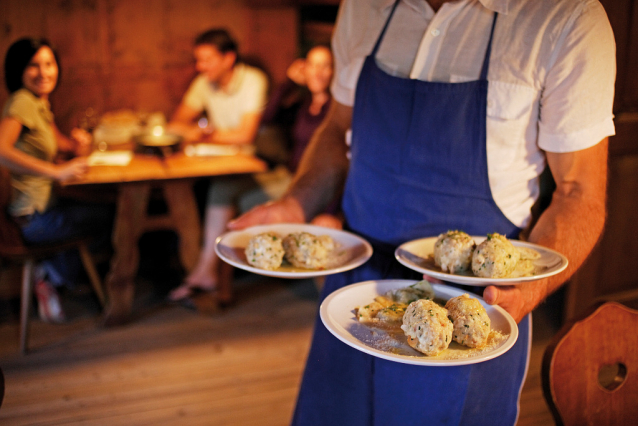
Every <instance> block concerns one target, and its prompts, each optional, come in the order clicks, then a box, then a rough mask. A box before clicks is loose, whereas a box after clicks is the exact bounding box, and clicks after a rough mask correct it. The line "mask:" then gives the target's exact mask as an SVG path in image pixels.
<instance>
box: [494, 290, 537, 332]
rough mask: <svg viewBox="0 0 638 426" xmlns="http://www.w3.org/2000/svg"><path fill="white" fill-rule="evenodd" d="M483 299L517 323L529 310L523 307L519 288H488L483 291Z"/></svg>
mask: <svg viewBox="0 0 638 426" xmlns="http://www.w3.org/2000/svg"><path fill="white" fill-rule="evenodd" d="M483 299H485V301H486V302H487V303H489V304H490V305H499V306H500V307H501V308H503V309H505V310H506V311H507V312H508V313H509V314H510V315H511V316H512V317H513V318H514V321H516V322H517V323H518V322H520V321H521V320H522V319H523V318H524V317H525V315H527V314H528V313H529V312H530V310H531V309H528V307H527V306H526V305H525V300H524V297H523V294H522V292H521V288H519V287H518V286H502V287H495V286H493V285H491V286H488V287H486V288H485V290H484V291H483Z"/></svg>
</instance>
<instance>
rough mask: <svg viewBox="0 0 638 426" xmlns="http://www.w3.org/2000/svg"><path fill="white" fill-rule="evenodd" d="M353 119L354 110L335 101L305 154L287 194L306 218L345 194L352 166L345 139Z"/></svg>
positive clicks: (319, 211)
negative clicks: (301, 209)
mask: <svg viewBox="0 0 638 426" xmlns="http://www.w3.org/2000/svg"><path fill="white" fill-rule="evenodd" d="M351 120H352V108H351V107H348V106H345V105H342V104H339V103H338V102H336V101H334V100H333V101H332V104H331V106H330V110H329V112H328V114H327V116H326V119H325V120H324V122H323V123H322V125H321V126H320V127H319V128H318V129H317V131H316V132H315V134H314V136H313V138H312V140H311V141H310V144H309V146H308V148H306V151H305V152H304V155H303V158H302V160H301V163H300V165H299V169H298V171H297V174H296V175H295V178H294V180H293V183H292V185H291V187H290V189H289V190H288V193H287V195H288V196H290V197H293V198H294V199H296V200H297V201H298V202H299V204H300V205H301V207H302V208H303V210H304V214H305V217H306V219H308V218H312V217H314V216H315V215H317V214H319V213H321V212H322V211H323V210H324V209H325V208H326V207H327V206H328V204H329V203H330V202H331V201H332V200H334V197H335V196H337V195H339V194H340V193H341V192H342V191H343V186H344V183H345V179H346V175H347V173H348V166H349V162H348V158H347V156H346V154H347V146H346V142H345V138H346V132H347V131H348V129H349V128H350V124H351Z"/></svg>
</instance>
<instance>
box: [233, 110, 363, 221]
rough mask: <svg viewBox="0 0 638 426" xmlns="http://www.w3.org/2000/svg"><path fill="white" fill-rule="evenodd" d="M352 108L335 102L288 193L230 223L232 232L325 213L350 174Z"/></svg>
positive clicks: (313, 139) (301, 219)
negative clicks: (348, 156)
mask: <svg viewBox="0 0 638 426" xmlns="http://www.w3.org/2000/svg"><path fill="white" fill-rule="evenodd" d="M351 122H352V108H351V107H349V106H346V105H343V104H340V103H338V102H336V101H335V100H332V103H331V105H330V109H329V110H328V113H327V115H326V118H325V119H324V121H323V123H322V124H321V126H319V128H318V129H317V131H316V132H315V134H314V136H313V137H312V139H311V141H310V144H309V145H308V148H306V150H305V152H304V155H303V158H302V159H301V163H300V165H299V169H298V171H297V174H296V175H295V178H294V179H293V182H292V184H291V187H290V188H289V189H288V192H287V193H286V195H285V196H284V197H282V198H281V199H280V200H278V201H275V202H271V203H267V204H264V205H261V206H257V207H255V208H254V209H252V210H250V211H249V212H247V213H246V214H244V215H242V216H240V217H239V218H238V219H236V220H234V221H232V222H230V223H229V225H228V227H229V228H230V229H243V228H246V227H248V226H253V225H258V224H266V223H278V222H297V223H300V222H305V221H307V220H308V219H309V218H313V217H315V216H316V215H317V214H318V213H320V212H322V211H323V210H324V209H325V207H326V206H327V205H328V204H329V203H330V202H331V201H332V200H333V199H334V197H335V196H336V195H337V194H339V193H340V192H341V191H342V190H343V185H344V183H345V179H346V175H347V173H348V166H349V162H348V158H347V157H346V153H347V151H348V148H347V146H346V132H347V131H348V129H349V128H350V124H351Z"/></svg>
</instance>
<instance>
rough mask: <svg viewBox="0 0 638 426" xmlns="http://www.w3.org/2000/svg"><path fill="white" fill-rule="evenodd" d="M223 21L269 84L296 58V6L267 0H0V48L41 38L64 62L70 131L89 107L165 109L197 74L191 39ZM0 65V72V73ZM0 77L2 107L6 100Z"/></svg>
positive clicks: (59, 112) (56, 99)
mask: <svg viewBox="0 0 638 426" xmlns="http://www.w3.org/2000/svg"><path fill="white" fill-rule="evenodd" d="M212 27H226V28H228V29H229V30H230V31H231V33H232V34H233V35H234V36H235V38H236V39H237V40H238V42H239V45H240V53H241V54H243V55H245V56H246V57H250V58H252V59H253V60H255V62H258V63H261V64H262V65H263V67H264V69H265V70H266V71H267V73H268V74H269V75H270V76H271V78H272V79H273V81H274V82H279V81H281V80H282V79H283V78H284V76H285V71H286V68H287V66H288V65H289V64H290V63H291V62H292V60H293V59H295V58H296V57H297V55H298V53H299V52H298V46H299V19H298V7H297V6H296V5H295V4H294V3H293V2H291V1H267V0H262V1H258V0H252V1H251V0H245V1H242V0H188V1H181V0H135V1H131V0H2V1H0V54H1V55H2V62H3V63H4V55H5V54H6V51H7V49H8V47H9V46H10V44H11V43H13V42H14V41H15V40H17V39H18V38H20V37H24V36H43V37H46V38H48V39H49V40H50V41H51V42H52V43H53V44H54V45H55V46H56V48H57V50H58V53H59V56H60V62H61V66H62V75H61V80H60V83H59V85H58V89H57V90H56V92H54V94H53V95H52V97H51V102H52V106H53V111H54V113H55V114H56V122H57V123H58V125H59V127H60V128H61V129H62V130H63V131H68V130H69V129H70V127H71V126H72V125H73V124H74V122H75V121H77V119H78V117H79V116H80V114H82V113H83V112H84V111H85V110H86V108H88V107H92V108H94V109H95V110H96V111H98V112H105V111H111V110H116V109H121V108H129V109H135V110H142V111H162V112H163V113H165V114H166V115H167V116H169V115H170V114H171V113H172V112H173V110H174V109H175V107H176V106H177V104H178V102H179V101H180V99H181V96H182V95H183V93H184V91H185V90H186V88H187V86H188V84H189V82H190V81H191V79H192V78H193V77H194V76H195V70H194V62H193V59H192V42H193V39H194V38H195V36H196V35H197V34H199V33H201V32H203V31H205V30H207V29H209V28H212ZM2 73H3V71H0V74H2ZM7 95H8V94H7V91H6V88H5V87H4V76H2V88H1V89H0V104H4V102H5V100H6V98H7Z"/></svg>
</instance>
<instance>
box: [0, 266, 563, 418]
mask: <svg viewBox="0 0 638 426" xmlns="http://www.w3.org/2000/svg"><path fill="white" fill-rule="evenodd" d="M151 281H156V277H155V278H154V279H153V280H149V279H146V278H144V277H142V278H141V283H140V284H139V286H138V295H137V297H136V318H135V321H134V322H132V323H131V324H129V325H127V326H124V327H119V328H114V329H104V328H101V327H99V326H98V323H97V307H96V306H97V305H96V303H95V301H94V300H93V299H94V297H93V295H92V294H91V292H90V290H88V289H85V290H78V289H76V291H75V293H74V294H72V295H70V294H69V295H67V297H66V299H65V300H66V302H65V307H66V308H67V309H68V310H69V311H71V312H73V313H74V314H73V316H72V317H71V318H70V320H69V322H68V323H66V324H62V325H51V324H44V323H42V322H40V321H39V319H38V318H37V317H36V316H35V315H34V318H33V319H32V328H31V338H30V348H31V352H30V353H28V354H27V355H26V356H21V355H20V354H19V353H18V323H17V312H15V304H16V303H17V301H15V300H13V301H11V300H9V301H7V300H6V298H5V299H4V300H3V301H2V302H1V304H0V309H2V310H3V312H2V314H1V315H0V367H1V368H2V370H3V371H4V374H5V379H6V394H5V399H4V403H3V405H2V407H1V408H0V424H1V425H7V426H12V425H34V424H37V425H69V424H73V425H115V424H122V425H182V424H184V425H255V426H257V425H259V426H271V425H272V426H281V425H286V424H288V423H289V420H290V417H291V415H292V410H293V408H294V403H295V398H296V393H297V390H298V386H299V381H300V378H301V374H302V371H303V366H304V362H305V358H306V354H307V351H308V347H309V341H310V335H311V331H312V327H313V321H314V317H315V314H316V309H317V297H318V295H317V290H316V286H315V283H314V282H313V281H312V280H299V281H293V280H276V279H269V278H263V277H257V276H253V275H250V274H244V275H241V274H240V276H239V277H238V279H237V285H236V289H237V301H236V303H235V304H234V305H233V306H232V307H230V308H228V309H225V310H223V311H219V312H216V313H213V314H211V315H202V314H199V313H197V312H195V311H191V310H188V309H185V308H183V307H180V306H174V305H168V304H166V303H164V301H163V298H164V295H165V294H166V291H167V288H166V287H170V286H171V285H174V283H170V284H166V285H164V287H162V285H157V283H156V284H151ZM4 294H5V297H7V296H6V292H5V293H4ZM551 309H552V307H551V306H544V307H543V308H542V309H540V310H539V314H538V315H535V317H534V336H535V337H534V344H533V349H532V358H531V363H530V368H529V374H528V380H527V382H526V384H525V387H524V389H523V393H522V397H521V416H520V419H519V422H518V425H520V426H535V425H548V424H550V425H551V424H553V420H552V417H551V415H550V413H549V411H548V409H547V406H546V404H545V401H544V399H543V395H542V392H541V387H540V360H541V358H542V353H543V350H544V347H545V345H546V344H547V342H548V340H549V339H550V338H551V336H552V335H553V333H554V332H555V329H556V324H555V320H553V319H552V318H551V316H552V315H551ZM548 312H549V314H548Z"/></svg>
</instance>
